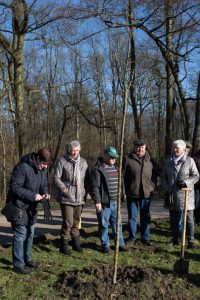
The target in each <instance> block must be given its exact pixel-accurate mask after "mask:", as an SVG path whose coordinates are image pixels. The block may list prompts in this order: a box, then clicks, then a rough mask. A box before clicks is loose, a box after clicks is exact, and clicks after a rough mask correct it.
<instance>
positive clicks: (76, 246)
mask: <svg viewBox="0 0 200 300" xmlns="http://www.w3.org/2000/svg"><path fill="white" fill-rule="evenodd" d="M72 248H73V250H75V251H78V252H83V249H82V248H81V246H80V243H79V237H78V236H77V237H73V238H72Z"/></svg>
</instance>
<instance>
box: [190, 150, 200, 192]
mask: <svg viewBox="0 0 200 300" xmlns="http://www.w3.org/2000/svg"><path fill="white" fill-rule="evenodd" d="M192 158H193V159H194V161H195V163H196V166H197V169H198V172H199V173H200V150H199V151H198V152H196V153H194V155H193V156H192ZM194 187H195V189H200V180H198V182H197V183H195V186H194Z"/></svg>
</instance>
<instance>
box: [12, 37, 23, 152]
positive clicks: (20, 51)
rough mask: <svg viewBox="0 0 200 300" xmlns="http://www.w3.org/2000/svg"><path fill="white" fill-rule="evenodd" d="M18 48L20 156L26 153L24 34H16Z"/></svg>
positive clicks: (16, 81) (16, 80)
mask: <svg viewBox="0 0 200 300" xmlns="http://www.w3.org/2000/svg"><path fill="white" fill-rule="evenodd" d="M15 39H17V45H18V46H17V49H16V50H15V56H14V96H15V103H16V133H17V138H18V151H19V157H21V156H22V155H23V154H24V150H25V146H26V138H25V123H24V85H23V55H24V51H23V45H24V36H23V35H20V34H19V35H17V34H16V35H15Z"/></svg>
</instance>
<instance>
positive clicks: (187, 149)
mask: <svg viewBox="0 0 200 300" xmlns="http://www.w3.org/2000/svg"><path fill="white" fill-rule="evenodd" d="M185 144H186V149H185V155H188V156H191V152H192V144H191V143H190V142H188V141H185Z"/></svg>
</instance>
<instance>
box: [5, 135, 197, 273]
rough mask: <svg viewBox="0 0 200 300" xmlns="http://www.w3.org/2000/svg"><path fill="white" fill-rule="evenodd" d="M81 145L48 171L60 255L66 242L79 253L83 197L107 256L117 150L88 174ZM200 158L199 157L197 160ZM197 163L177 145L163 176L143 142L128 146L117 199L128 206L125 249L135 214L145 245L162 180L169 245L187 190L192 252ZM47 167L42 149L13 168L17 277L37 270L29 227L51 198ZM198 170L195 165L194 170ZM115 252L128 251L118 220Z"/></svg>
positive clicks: (114, 220) (70, 149)
mask: <svg viewBox="0 0 200 300" xmlns="http://www.w3.org/2000/svg"><path fill="white" fill-rule="evenodd" d="M80 151H81V145H80V142H79V141H77V140H75V141H72V142H71V143H70V144H69V145H68V146H67V149H66V154H65V155H64V156H62V157H60V158H59V159H58V160H57V162H56V164H55V166H54V170H53V177H52V178H53V185H54V187H55V192H56V198H57V201H58V202H59V203H60V208H61V214H62V227H61V242H60V248H59V250H60V252H61V253H63V254H65V255H70V253H71V249H70V248H69V240H70V237H71V240H72V249H73V250H75V251H79V252H82V251H83V250H82V248H81V245H80V241H79V235H80V233H79V224H80V220H81V213H82V209H83V205H84V204H85V201H86V198H87V196H88V195H90V197H91V198H92V199H93V201H94V203H95V208H96V214H97V220H98V229H99V236H100V240H101V246H102V251H103V252H104V253H109V252H110V251H111V249H110V238H109V233H108V229H109V225H110V226H111V228H112V232H113V235H114V239H115V240H116V227H117V198H118V187H119V182H118V172H119V170H118V165H117V163H116V159H117V158H118V157H119V154H118V152H117V150H116V149H115V148H114V147H112V146H109V147H107V148H106V149H105V150H104V154H103V156H102V157H99V158H98V159H97V162H96V164H95V166H94V167H93V168H92V170H90V171H89V168H88V164H87V162H86V160H85V159H84V158H82V157H81V156H80ZM199 157H200V156H198V159H199V160H200V158H199ZM198 159H197V157H196V158H195V161H196V163H195V161H194V159H193V158H191V157H189V156H188V153H187V150H186V143H185V142H184V141H183V140H177V141H175V142H174V143H173V152H172V155H171V156H170V157H169V158H168V159H167V160H166V162H165V164H164V167H163V172H162V175H161V174H159V172H158V168H157V166H156V164H155V162H154V161H153V159H152V158H151V155H150V154H149V152H148V151H147V148H146V143H145V141H144V140H143V139H137V140H135V141H134V143H133V147H132V150H131V152H130V153H129V154H128V155H126V156H125V157H124V160H123V170H122V171H123V180H122V186H121V191H122V192H121V199H122V201H123V200H124V199H126V201H127V211H128V226H129V228H128V230H129V237H128V241H127V243H135V242H136V233H137V216H138V214H139V213H140V234H141V243H142V244H143V245H145V246H149V245H151V242H150V203H151V198H152V196H153V192H154V190H155V188H156V186H157V177H158V176H161V177H162V185H163V189H164V191H165V193H166V195H167V197H168V200H170V205H169V206H168V208H169V212H170V227H171V234H172V243H171V245H176V244H178V242H179V234H180V232H179V231H180V230H179V229H180V224H181V222H182V212H183V203H184V194H183V192H182V191H181V189H182V188H183V187H189V188H190V189H191V192H190V194H189V201H188V210H187V239H188V248H192V249H193V248H194V247H195V244H194V218H193V212H194V208H195V196H194V185H195V184H198V181H199V172H198V169H197V166H200V164H199V165H198ZM51 163H52V154H51V150H50V149H49V148H47V147H44V148H42V149H40V150H39V151H38V153H31V154H28V155H26V156H24V157H23V158H22V159H21V160H20V162H19V163H18V164H17V165H16V166H15V167H14V170H13V173H12V176H11V181H10V188H9V192H8V195H9V197H8V198H9V199H10V200H9V199H8V201H12V202H13V203H14V204H15V205H16V206H17V207H19V208H22V210H23V215H22V217H21V218H19V219H18V220H17V221H16V220H15V221H11V225H12V230H13V234H14V235H13V248H12V249H13V251H12V254H13V265H14V271H15V272H17V273H21V274H31V268H37V267H38V264H37V263H35V262H34V261H33V260H32V243H33V235H34V224H35V222H36V219H37V205H38V203H39V202H43V204H44V207H47V205H45V203H46V202H48V199H49V198H50V195H49V193H48V184H47V167H48V166H49V165H50V164H51ZM196 164H197V165H196ZM119 251H127V247H126V245H125V241H124V238H123V232H122V222H121V220H120V236H119Z"/></svg>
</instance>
